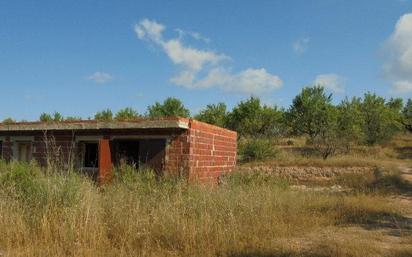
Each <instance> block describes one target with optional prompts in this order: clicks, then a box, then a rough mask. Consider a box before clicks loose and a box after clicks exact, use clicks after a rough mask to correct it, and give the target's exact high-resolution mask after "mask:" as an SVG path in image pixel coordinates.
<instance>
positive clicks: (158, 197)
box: [0, 163, 401, 257]
mask: <svg viewBox="0 0 412 257" xmlns="http://www.w3.org/2000/svg"><path fill="white" fill-rule="evenodd" d="M399 215H401V210H400V209H398V208H397V207H396V205H394V204H392V203H391V202H390V201H388V200H387V198H385V197H384V196H381V195H377V194H373V195H370V194H363V193H360V192H357V193H356V194H353V195H352V194H339V193H324V192H302V191H295V190H292V189H291V188H290V187H289V185H288V183H287V181H285V180H282V179H279V178H276V177H271V176H266V175H262V174H258V173H257V174H247V175H246V174H236V173H235V174H233V175H231V176H229V177H228V178H226V180H225V183H224V184H223V185H221V186H215V187H210V186H202V185H188V184H187V183H186V181H184V180H179V179H176V178H158V177H156V176H155V175H154V174H153V173H152V172H150V171H141V172H136V171H135V170H133V169H131V168H130V167H122V168H120V169H119V170H118V171H117V172H116V176H115V179H114V183H113V185H111V186H107V187H105V188H98V187H96V185H95V184H94V183H93V182H92V181H91V180H89V179H88V178H86V177H83V176H81V175H79V174H76V173H70V174H65V175H62V174H61V173H60V174H52V175H50V174H49V175H48V176H46V175H44V173H43V171H42V170H41V169H40V168H39V167H38V166H36V165H35V164H17V163H11V164H5V163H0V255H2V256H39V257H40V256H41V257H45V256H46V257H47V256H331V255H322V254H324V253H325V254H328V253H333V256H360V255H362V256H373V255H371V254H370V253H376V251H378V250H376V249H375V250H376V251H375V250H373V251H372V250H371V251H369V253H368V251H366V250H365V249H368V248H371V246H370V247H366V248H365V247H363V248H362V247H360V246H359V244H358V243H357V242H354V243H352V244H349V246H351V247H349V248H348V249H349V250H345V251H343V249H345V247H344V246H343V245H342V244H341V243H338V242H335V241H334V242H335V243H336V247H338V248H339V247H340V248H339V249H342V251H339V249H338V248H334V247H335V246H333V247H325V246H324V242H317V243H316V244H311V243H310V242H311V241H314V242H315V241H316V240H313V238H312V235H314V234H315V235H316V234H317V233H322V231H323V230H327V229H330V228H339V227H341V226H346V225H350V224H352V225H360V224H370V223H373V222H375V221H376V222H378V221H379V220H381V219H385V218H387V217H395V218H396V217H398V216H399ZM296 238H304V240H303V241H300V243H298V244H296V242H295V241H294V240H295V239H296ZM306 244H307V245H306ZM329 246H330V245H329ZM348 251H349V255H348V254H347V253H348ZM339 252H342V254H339ZM311 253H312V255H311ZM315 254H316V255H315ZM350 254H357V255H350Z"/></svg>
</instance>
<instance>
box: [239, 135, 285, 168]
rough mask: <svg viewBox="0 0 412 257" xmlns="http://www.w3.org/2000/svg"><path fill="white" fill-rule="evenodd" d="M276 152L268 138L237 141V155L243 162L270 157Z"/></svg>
mask: <svg viewBox="0 0 412 257" xmlns="http://www.w3.org/2000/svg"><path fill="white" fill-rule="evenodd" d="M277 153H278V151H276V150H275V148H274V146H273V145H272V143H271V141H270V140H269V139H260V138H259V139H257V138H254V139H249V140H246V142H240V143H239V156H240V159H241V160H242V161H245V162H249V161H262V160H267V159H271V158H274V157H275V156H276V155H277Z"/></svg>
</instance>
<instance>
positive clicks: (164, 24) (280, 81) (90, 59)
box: [0, 0, 412, 120]
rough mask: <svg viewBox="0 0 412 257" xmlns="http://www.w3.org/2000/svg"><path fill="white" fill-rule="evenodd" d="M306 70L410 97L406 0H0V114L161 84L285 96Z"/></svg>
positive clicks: (211, 95) (145, 100)
mask: <svg viewBox="0 0 412 257" xmlns="http://www.w3.org/2000/svg"><path fill="white" fill-rule="evenodd" d="M409 57H410V58H409ZM315 82H316V83H321V84H324V85H325V86H326V87H327V88H328V90H329V91H331V92H333V93H334V95H335V99H336V101H339V100H340V99H342V98H344V97H345V96H349V97H351V96H361V95H362V94H363V93H364V92H366V91H373V92H376V93H377V94H379V95H382V96H385V97H391V96H400V97H403V98H407V97H411V96H412V1H411V0H392V1H390V0H385V1H384V0H373V1H344V0H341V1H337V0H328V1H327V0H323V1H320V0H319V1H315V0H312V1H303V0H301V1H269V0H267V1H264V0H261V1H240V0H225V1H220V0H219V1H211V0H209V1H189V0H185V1H156V0H152V1H87V0H82V1H28V0H25V1H18V0H14V1H3V0H0V88H1V94H2V97H1V101H0V119H3V118H5V117H9V116H11V117H14V118H16V119H27V120H33V119H36V118H38V116H39V114H40V113H41V112H53V111H59V112H61V113H62V114H64V115H75V116H81V117H83V118H87V117H89V116H92V115H93V113H94V112H96V111H98V110H101V109H104V108H111V109H112V110H114V111H116V110H118V109H120V108H123V107H127V106H131V107H134V108H136V109H137V110H138V111H139V112H141V113H143V112H145V110H146V107H147V105H149V104H152V103H154V102H155V101H162V100H163V99H165V98H166V97H168V96H173V97H178V98H180V99H181V100H183V101H184V103H185V105H186V106H187V107H189V108H190V110H191V111H192V112H193V113H196V112H197V111H198V110H200V109H201V108H202V107H204V106H205V105H206V104H208V103H216V102H220V101H223V102H225V103H227V105H228V106H229V107H232V106H233V105H234V104H236V103H237V102H239V101H240V100H242V99H245V98H247V97H249V96H250V95H251V94H253V95H257V96H260V97H261V98H262V101H263V102H264V103H267V104H273V105H278V106H284V107H287V106H288V105H289V104H290V102H291V100H292V98H293V97H294V96H295V95H296V94H297V93H298V92H299V91H300V90H301V88H302V87H303V86H305V85H311V84H313V83H315Z"/></svg>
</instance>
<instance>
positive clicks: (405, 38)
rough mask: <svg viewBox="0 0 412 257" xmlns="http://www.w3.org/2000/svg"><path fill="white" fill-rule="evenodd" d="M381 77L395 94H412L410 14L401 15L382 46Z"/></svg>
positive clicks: (411, 21)
mask: <svg viewBox="0 0 412 257" xmlns="http://www.w3.org/2000/svg"><path fill="white" fill-rule="evenodd" d="M383 50H384V54H385V63H384V65H383V75H384V77H385V79H387V80H389V81H391V82H392V90H393V91H394V92H395V93H408V92H412V13H407V14H404V15H402V16H401V17H400V18H399V20H398V21H397V23H396V25H395V30H394V32H393V33H392V35H391V36H390V37H389V38H388V39H387V40H386V42H385V44H384V48H383Z"/></svg>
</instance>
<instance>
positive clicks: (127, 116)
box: [114, 107, 140, 121]
mask: <svg viewBox="0 0 412 257" xmlns="http://www.w3.org/2000/svg"><path fill="white" fill-rule="evenodd" d="M139 117H140V116H139V113H138V112H137V111H136V110H135V109H133V108H131V107H126V108H124V109H121V110H119V111H118V112H117V113H116V116H115V117H114V118H115V120H123V121H126V120H135V119H137V118H139Z"/></svg>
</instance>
